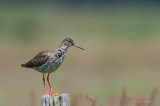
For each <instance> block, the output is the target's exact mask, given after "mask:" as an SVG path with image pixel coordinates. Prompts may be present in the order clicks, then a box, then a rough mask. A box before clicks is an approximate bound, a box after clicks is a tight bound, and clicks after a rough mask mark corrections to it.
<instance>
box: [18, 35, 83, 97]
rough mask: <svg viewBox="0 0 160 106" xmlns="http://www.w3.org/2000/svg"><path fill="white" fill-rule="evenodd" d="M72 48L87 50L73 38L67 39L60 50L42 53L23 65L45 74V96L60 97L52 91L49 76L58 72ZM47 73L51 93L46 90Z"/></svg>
mask: <svg viewBox="0 0 160 106" xmlns="http://www.w3.org/2000/svg"><path fill="white" fill-rule="evenodd" d="M71 46H74V47H77V48H79V49H82V50H85V49H83V48H82V47H80V46H77V45H76V44H75V43H74V42H73V40H72V39H71V38H66V39H64V40H63V41H62V43H61V44H60V46H59V48H57V49H52V50H46V51H42V52H40V53H38V54H37V55H36V56H35V57H34V58H33V59H31V60H30V61H28V62H27V63H25V64H21V66H22V67H26V68H32V69H34V70H36V71H38V72H41V73H43V83H44V89H45V95H49V94H54V95H59V94H58V93H55V92H53V90H52V87H51V85H50V82H49V74H50V73H52V72H54V71H55V70H57V69H58V67H59V66H60V65H61V64H62V62H63V60H64V57H65V55H66V53H67V49H68V47H71ZM45 73H48V75H47V81H48V84H49V87H50V93H47V90H46V85H45V77H44V74H45Z"/></svg>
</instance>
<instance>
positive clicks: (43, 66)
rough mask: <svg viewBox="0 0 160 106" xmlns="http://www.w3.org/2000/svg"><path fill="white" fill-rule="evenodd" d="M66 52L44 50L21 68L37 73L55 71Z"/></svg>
mask: <svg viewBox="0 0 160 106" xmlns="http://www.w3.org/2000/svg"><path fill="white" fill-rule="evenodd" d="M65 54H66V52H65V51H63V50H61V49H59V48H58V49H55V50H46V51H42V52H40V53H38V54H37V55H36V56H35V57H34V58H33V59H31V60H30V61H28V62H27V63H25V64H22V65H21V66H22V67H27V68H33V69H35V70H37V71H38V72H42V73H48V72H49V73H50V72H53V71H55V70H56V69H57V68H58V67H59V66H60V65H61V63H62V62H63V59H64V57H65Z"/></svg>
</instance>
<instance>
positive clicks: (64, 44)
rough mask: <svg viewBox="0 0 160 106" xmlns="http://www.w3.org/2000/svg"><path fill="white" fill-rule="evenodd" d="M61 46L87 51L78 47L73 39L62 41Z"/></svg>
mask: <svg viewBox="0 0 160 106" xmlns="http://www.w3.org/2000/svg"><path fill="white" fill-rule="evenodd" d="M60 46H66V47H67V48H68V47H71V46H74V47H77V48H79V49H82V50H85V49H83V48H82V47H80V46H77V45H76V44H75V43H74V42H73V40H72V39H71V38H65V39H64V40H63V41H62V43H61V45H60Z"/></svg>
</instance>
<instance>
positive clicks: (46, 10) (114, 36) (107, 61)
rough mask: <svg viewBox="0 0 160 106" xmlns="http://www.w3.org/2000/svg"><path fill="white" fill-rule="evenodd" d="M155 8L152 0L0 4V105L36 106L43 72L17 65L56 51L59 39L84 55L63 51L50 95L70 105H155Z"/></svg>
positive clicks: (158, 17) (158, 54)
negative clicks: (63, 98) (134, 102)
mask: <svg viewBox="0 0 160 106" xmlns="http://www.w3.org/2000/svg"><path fill="white" fill-rule="evenodd" d="M159 4H160V3H159V2H158V0H157V1H156V0H152V1H149V0H148V1H147V0H146V1H144V0H135V1H134V0H129V1H125V0H105V1H103V0H68V1H66V0H54V1H51V0H48V1H47V0H46V1H38V0H32V1H31V0H28V1H27V0H21V1H20V0H14V1H12V0H7V1H3V0H1V1H0V60H1V61H0V73H1V74H0V84H1V85H0V94H1V95H0V106H11V105H12V106H22V105H23V106H40V99H41V96H42V95H43V94H44V87H43V81H42V73H38V72H36V71H35V70H32V69H26V68H22V67H21V66H20V64H22V63H25V62H26V61H28V60H29V59H31V58H33V57H34V56H35V55H36V54H37V53H38V52H40V51H42V50H47V49H52V48H53V49H54V48H57V47H59V44H60V43H61V41H62V40H63V39H64V38H66V37H70V38H72V39H73V40H74V41H75V43H77V45H80V46H82V47H83V48H85V49H86V50H85V51H82V50H80V49H77V48H74V47H72V48H70V49H69V50H68V53H67V55H66V57H65V60H64V62H63V64H62V66H61V67H60V68H59V69H58V70H57V71H56V72H54V73H52V74H51V75H50V82H51V85H52V88H53V90H54V91H55V92H57V93H69V94H70V95H71V97H72V99H71V101H72V105H73V106H91V105H92V106H94V104H96V105H98V106H99V105H101V106H115V104H114V103H117V104H118V103H121V106H123V103H122V102H123V99H126V95H127V98H130V100H137V99H138V98H140V99H141V98H142V99H143V100H146V101H147V100H148V99H149V98H151V99H154V98H155V96H156V100H157V101H158V100H159V99H160V95H159V93H158V92H157V90H158V88H159V87H160V82H159V81H160V46H159V45H160V35H159V34H160V7H159ZM153 88H155V89H156V90H155V89H154V90H153ZM47 89H48V91H49V87H48V85H47ZM152 92H153V93H152ZM126 93H127V94H126ZM86 95H88V96H86ZM150 95H152V96H153V98H152V96H150ZM86 99H88V101H85V100H86ZM94 99H96V100H94ZM92 100H93V101H92ZM156 100H155V101H156ZM94 101H96V103H93V102H94ZM83 102H84V103H83ZM91 102H92V103H91ZM147 102H148V101H147ZM128 106H131V105H128ZM137 106H140V105H137ZM157 106H159V105H157Z"/></svg>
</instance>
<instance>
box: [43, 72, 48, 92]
mask: <svg viewBox="0 0 160 106" xmlns="http://www.w3.org/2000/svg"><path fill="white" fill-rule="evenodd" d="M43 83H44V89H45V95H49V94H48V93H47V90H46V85H45V78H44V74H43Z"/></svg>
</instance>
